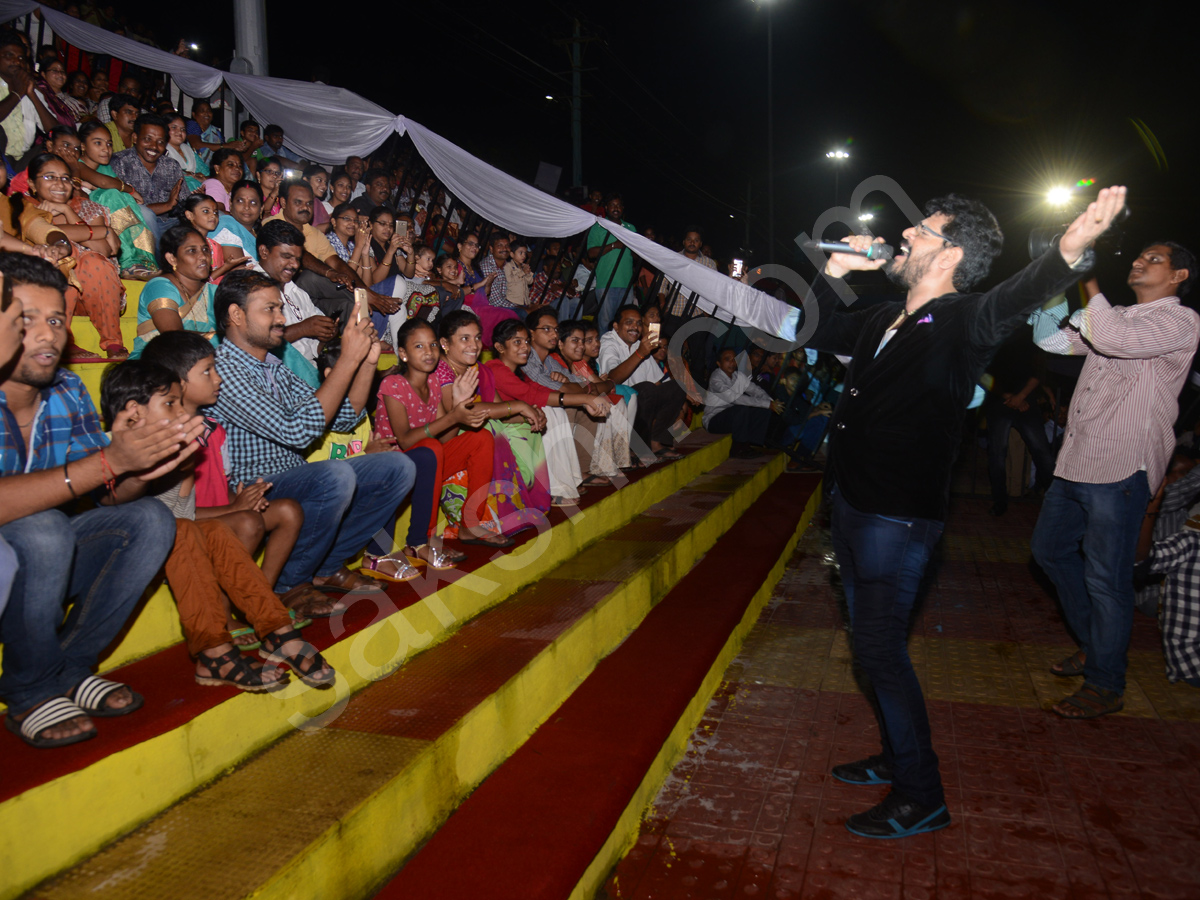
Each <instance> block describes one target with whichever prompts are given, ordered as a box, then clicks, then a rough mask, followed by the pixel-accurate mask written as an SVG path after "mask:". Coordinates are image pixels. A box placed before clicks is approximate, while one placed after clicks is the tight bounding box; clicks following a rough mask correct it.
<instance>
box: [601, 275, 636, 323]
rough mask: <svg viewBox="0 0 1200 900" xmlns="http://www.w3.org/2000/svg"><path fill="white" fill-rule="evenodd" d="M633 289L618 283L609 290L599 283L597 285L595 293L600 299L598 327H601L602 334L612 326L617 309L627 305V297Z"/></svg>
mask: <svg viewBox="0 0 1200 900" xmlns="http://www.w3.org/2000/svg"><path fill="white" fill-rule="evenodd" d="M632 291H633V288H630V287H617V286H616V285H613V286H612V287H610V288H609V289H608V290H605V289H604V288H603V287H602V286H599V285H597V286H596V287H595V289H594V293H595V295H596V296H597V297H598V298H599V299H600V309H599V311H598V312H597V313H596V327H597V328H598V329H600V334H602V335H603V334H605V333H607V332H608V329H609V328H611V327H612V322H613V319H614V318H616V315H617V310H618V309H620V308H621V307H622V306H624V305H625V303H626V302H627V301H626V298H627V297H628V296H629V295H630V293H631V292H632Z"/></svg>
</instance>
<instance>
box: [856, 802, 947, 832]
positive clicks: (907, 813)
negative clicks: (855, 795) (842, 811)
mask: <svg viewBox="0 0 1200 900" xmlns="http://www.w3.org/2000/svg"><path fill="white" fill-rule="evenodd" d="M949 824H950V811H949V810H948V809H946V804H944V803H943V804H942V805H940V806H924V805H922V804H920V803H917V802H916V801H913V800H909V799H908V798H907V797H905V796H904V795H903V794H901V793H900V792H898V791H892V792H891V793H890V794H888V795H887V797H885V798H884V800H883V802H882V803H880V804H878V805H876V806H873V807H871V808H870V809H868V810H867V811H866V812H860V813H856V814H855V815H853V816H851V817H850V818H849V819H847V820H846V830H847V831H849V832H850V833H851V834H857V835H859V836H860V837H865V838H876V839H884V840H887V839H890V838H903V837H910V836H912V835H914V834H924V833H925V832H926V831H937V830H938V829H939V828H945V827H946V826H947V825H949Z"/></svg>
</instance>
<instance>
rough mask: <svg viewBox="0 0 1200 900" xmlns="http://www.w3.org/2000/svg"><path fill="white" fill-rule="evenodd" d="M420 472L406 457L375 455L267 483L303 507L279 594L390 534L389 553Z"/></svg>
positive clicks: (308, 467) (300, 469) (308, 466)
mask: <svg viewBox="0 0 1200 900" xmlns="http://www.w3.org/2000/svg"><path fill="white" fill-rule="evenodd" d="M415 478H416V467H415V466H414V465H413V464H412V460H410V459H408V457H407V456H405V454H403V453H371V454H366V455H363V456H355V457H351V458H350V459H327V460H322V461H321V462H315V463H305V464H304V465H302V466H297V467H296V468H294V469H288V470H287V471H286V472H281V473H279V474H278V475H269V476H266V477H264V478H263V480H264V481H269V482H271V483H272V485H274V486H273V487H272V488H271V490H270V493H269V496H270V498H271V499H273V500H274V499H280V498H283V497H290V498H292V499H293V500H295V501H296V502H298V503H299V504H300V506H301V507H303V508H304V527H303V528H302V529H301V530H300V537H299V538H298V539H297V541H296V546H295V547H294V548H293V549H292V555H291V556H289V557H288V561H287V564H286V565H285V566H284V567H283V572H281V573H280V575H279V581H278V582H277V583H276V585H275V590H276V591H277V592H278V593H281V594H282V593H284V592H286V591H289V590H291V589H292V588H294V587H296V586H297V585H300V584H307V583H309V582H311V581H312V580H313V577H314V576H317V577H321V578H327V577H329V576H330V575H333V574H334V573H335V572H337V571H338V569H340V568H341V567H342V564H343V563H344V562H345V561H346V560H347V559H349V558H350V557H352V556H354V555H355V554H357V553H358V552H359V551H360V550H362V549H363V547H365V546H366V545H367V542H368V541H370V540H371V539H372V538H373V537H374V536H375V534H376V533H377V532H379V531H381V530H386V535H387V543H388V544H389V546H388V548H387V549H388V550H390V549H391V547H390V544H391V532H392V531H393V530H394V529H395V525H396V508H397V507H398V506H400V504H401V503H403V502H404V498H405V497H407V496H408V493H409V491H411V490H412V486H413V481H414V479H415Z"/></svg>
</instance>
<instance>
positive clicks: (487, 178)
mask: <svg viewBox="0 0 1200 900" xmlns="http://www.w3.org/2000/svg"><path fill="white" fill-rule="evenodd" d="M34 10H39V11H40V14H41V15H42V16H43V17H44V18H45V21H46V24H47V25H49V26H50V28H51V29H52V30H53V31H54V33H55V34H57V35H60V36H61V37H63V38H64V39H66V40H67V41H69V42H70V43H71V44H73V45H74V46H76V47H79V48H80V49H82V50H86V51H88V52H90V53H105V54H108V55H110V56H115V57H117V58H118V59H122V60H126V61H128V62H131V63H136V64H137V65H139V66H144V67H145V68H148V69H152V70H154V71H158V72H166V73H167V74H169V75H170V76H171V78H173V79H174V81H175V83H176V84H177V85H179V87H180V88H181V89H182V90H183V91H184V92H185V93H187V94H188V95H189V96H192V97H210V96H212V95H213V94H214V93H216V91H217V89H218V88H219V87H220V85H221V83H222V81H223V82H224V83H225V84H226V85H228V86H229V88H230V90H232V91H233V93H234V95H235V96H236V97H237V98H238V100H240V101H241V103H242V105H243V106H245V107H246V109H248V110H249V111H250V113H251V114H252V115H253V116H254V117H255V118H256V119H257V120H258V121H259V122H261V123H263V124H266V123H275V124H278V125H280V126H282V128H283V130H284V133H285V134H286V136H287V144H288V146H289V147H291V148H293V149H294V150H295V151H296V152H298V153H299V154H300V155H301V156H303V157H305V158H306V159H312V160H316V161H317V162H322V163H331V164H332V163H341V162H343V161H344V160H345V159H346V157H348V156H356V155H357V156H366V155H368V154H369V153H370V152H371V151H373V150H375V149H376V148H377V147H379V145H380V144H382V143H383V142H384V140H386V139H387V138H388V136H389V135H391V134H392V133H393V132H395V133H399V134H404V133H405V131H407V133H408V134H409V136H410V137H411V138H412V141H413V143H414V144H415V145H416V148H417V152H418V153H420V154H421V157H422V158H423V159H424V160H425V161H426V162H427V163H428V164H429V166H430V168H432V169H433V171H434V173H435V174H436V175H437V177H438V178H439V179H440V180H441V181H442V183H443V184H445V185H446V187H447V188H448V189H449V190H450V192H451V193H452V194H454V196H456V197H457V198H459V199H460V200H462V201H463V202H464V203H465V204H466V205H467V206H468V207H470V208H471V209H473V210H475V211H476V212H478V213H480V214H481V215H482V216H484V218H486V219H488V220H490V221H492V222H495V223H496V224H497V225H500V226H501V227H503V228H508V229H510V230H512V231H515V232H516V233H518V234H523V235H528V236H530V237H559V238H562V237H569V236H571V235H575V234H579V233H581V232H583V231H586V230H587V229H589V228H591V227H592V226H593V225H595V224H596V223H597V222H599V223H600V224H601V225H602V226H603V227H604V228H606V229H608V230H609V231H610V232H612V233H613V234H614V235H616V236H617V237H619V238H620V239H621V241H622V242H624V243H625V245H626V246H628V247H629V248H630V249H631V250H632V251H633V252H634V253H636V254H637V255H638V256H640V257H641V258H642V259H644V260H645V261H646V262H648V263H650V264H651V265H652V266H654V267H656V268H658V269H660V270H662V272H663V273H664V274H665V275H666V277H668V278H670V279H671V280H672V281H677V282H679V283H680V284H682V285H683V286H684V287H685V288H687V289H688V290H689V291H694V292H695V293H696V294H697V295H699V297H700V298H701V299H700V300H699V301H698V303H697V305H698V306H699V308H700V309H702V310H704V311H705V312H710V313H717V312H718V311H720V312H724V313H725V314H727V315H730V316H732V317H733V320H734V321H735V322H737V323H738V324H740V325H749V326H752V327H755V328H758V329H760V330H762V331H764V332H766V333H767V334H770V335H773V336H776V337H780V338H783V339H785V340H793V339H794V338H795V335H796V327H797V323H798V321H799V310H798V309H795V308H794V307H792V306H789V305H788V304H786V303H783V302H782V301H780V300H776V299H775V298H774V297H771V296H770V295H768V294H765V293H763V292H762V291H756V290H754V289H753V288H751V287H749V286H748V285H745V284H742V283H741V282H740V281H735V280H734V279H732V278H727V277H726V276H724V275H722V274H720V273H719V272H715V271H713V270H712V269H709V268H707V267H705V266H702V265H700V264H699V263H696V262H693V261H691V260H690V259H688V258H687V257H685V256H683V255H682V254H679V253H674V252H672V251H671V250H668V249H667V248H666V247H663V246H661V245H659V244H656V243H654V242H653V241H651V240H650V239H649V238H646V237H643V236H642V235H640V234H636V233H634V232H631V231H629V230H628V229H625V228H622V227H621V226H620V225H619V224H618V223H615V222H611V221H609V220H608V219H597V217H595V216H593V215H592V214H590V213H588V212H585V211H584V210H582V209H579V208H578V207H575V206H572V205H571V204H569V203H566V202H564V201H562V200H559V199H558V198H556V197H553V196H551V195H550V194H547V193H544V192H543V191H540V190H538V189H537V188H535V187H533V186H532V185H529V184H526V183H525V182H523V181H521V180H519V179H517V178H514V177H513V176H511V175H509V174H507V173H505V172H502V171H500V170H499V169H497V168H496V167H495V166H491V165H489V164H488V163H485V162H484V161H483V160H481V159H478V158H476V157H474V156H472V155H471V154H470V153H467V152H466V151H465V150H463V149H462V148H461V147H459V146H457V145H456V144H454V143H452V142H451V141H448V140H446V139H445V138H443V137H441V136H439V135H437V134H434V133H433V132H432V131H430V130H429V129H427V128H425V127H424V126H422V125H420V124H418V123H417V122H413V121H412V120H411V119H405V117H403V116H397V115H394V114H393V113H390V112H388V111H387V110H386V109H384V108H383V107H382V106H379V105H378V104H375V103H372V102H371V101H369V100H367V99H366V98H364V97H360V96H358V95H357V94H355V93H354V92H352V91H348V90H346V89H345V88H339V87H333V86H330V85H325V84H314V83H310V82H305V81H290V80H288V79H284V78H271V77H269V76H265V75H237V74H234V73H231V72H222V71H220V70H219V69H214V68H211V67H210V66H206V65H203V64H202V63H198V62H196V61H194V60H190V59H187V58H186V57H183V56H178V55H177V54H174V53H167V52H166V51H164V50H158V49H156V48H154V47H149V46H147V45H145V44H142V43H140V42H138V41H135V40H132V39H130V38H126V37H122V36H121V35H117V34H113V33H112V32H110V31H105V30H104V29H103V28H100V27H99V26H96V25H92V24H90V23H88V22H82V21H80V20H78V19H73V18H71V17H70V16H68V15H66V14H64V13H61V12H58V11H56V10H53V9H47V8H46V7H42V6H39V5H38V4H37V3H35V2H32V0H0V21H2V22H8V21H11V20H12V19H15V18H18V17H20V16H24V15H27V14H29V13H32V12H33V11H34Z"/></svg>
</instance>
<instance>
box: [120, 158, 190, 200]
mask: <svg viewBox="0 0 1200 900" xmlns="http://www.w3.org/2000/svg"><path fill="white" fill-rule="evenodd" d="M110 165H111V166H112V169H113V172H115V173H116V175H117V177H118V178H120V179H121V180H122V181H126V182H128V183H129V184H131V185H132V186H133V187H134V188H136V189H137V192H138V193H139V194H141V195H142V196H143V197H144V198H145V200H146V202H147V203H166V202H167V201H168V200H170V199H171V191H173V190H174V189H175V183H176V182H177V181H179V179H180V178H182V177H183V166H181V165H179V163H177V162H175V160H173V159H171V157H169V156H167V155H166V154H165V153H164V154H163V155H162V156H160V157H159V158H158V162H157V163H156V164H155V166H154V171H153V172H151V171H150V170H149V169H147V168H146V165H145V163H143V162H142V158H141V157H140V156H138V155H137V151H136V150H134V149H132V148H130V149H128V150H122V151H121V152H120V153H114V154H113V158H112V162H111V163H110ZM180 196H181V197H186V194H183V192H182V188H181V189H180Z"/></svg>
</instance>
